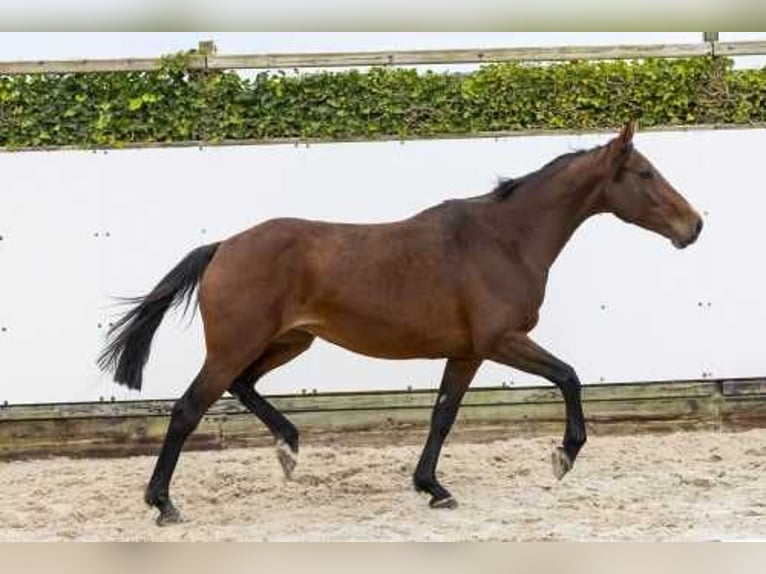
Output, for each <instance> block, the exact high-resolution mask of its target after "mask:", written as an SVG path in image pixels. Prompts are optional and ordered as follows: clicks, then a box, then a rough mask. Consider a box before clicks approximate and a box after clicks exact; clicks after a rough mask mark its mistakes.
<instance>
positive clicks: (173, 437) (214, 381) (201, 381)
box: [144, 361, 233, 526]
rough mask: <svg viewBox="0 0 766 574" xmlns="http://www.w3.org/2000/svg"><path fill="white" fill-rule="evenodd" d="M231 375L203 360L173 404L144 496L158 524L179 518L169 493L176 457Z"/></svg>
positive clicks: (222, 390) (227, 383) (177, 520)
mask: <svg viewBox="0 0 766 574" xmlns="http://www.w3.org/2000/svg"><path fill="white" fill-rule="evenodd" d="M232 378H233V375H231V374H229V373H228V372H227V371H226V370H222V369H219V368H216V367H215V366H213V365H212V364H211V363H210V362H209V361H206V362H205V365H204V366H203V367H202V369H201V370H200V372H199V374H198V375H197V376H196V378H195V379H194V381H193V382H192V384H191V386H190V387H189V388H188V390H187V391H186V392H185V393H184V395H183V396H182V397H181V398H180V399H178V401H176V403H175V404H174V405H173V410H172V412H171V416H170V424H169V426H168V430H167V433H166V435H165V441H164V443H163V444H162V449H161V450H160V454H159V458H158V459H157V463H156V465H155V467H154V473H153V474H152V478H151V479H150V481H149V486H147V488H146V494H145V497H144V499H145V500H146V503H147V504H149V505H150V506H156V507H157V509H158V510H159V511H160V515H159V517H158V518H157V524H158V525H160V526H162V525H165V524H170V523H173V522H179V521H180V520H181V515H180V514H179V512H178V510H176V508H175V506H174V505H173V503H172V502H171V500H170V494H169V488H170V480H171V478H172V477H173V472H174V470H175V467H176V464H177V463H178V457H179V455H180V454H181V449H182V448H183V444H184V442H185V441H186V439H187V438H188V436H189V435H190V434H191V433H192V431H193V430H194V429H195V428H196V427H197V425H198V424H199V421H200V419H202V416H203V415H204V414H205V412H206V411H207V410H208V408H209V407H210V406H211V405H212V404H213V403H214V402H215V401H217V400H218V399H219V398H220V397H221V395H223V393H224V391H225V390H226V388H227V387H228V386H229V384H230V381H231V379H232Z"/></svg>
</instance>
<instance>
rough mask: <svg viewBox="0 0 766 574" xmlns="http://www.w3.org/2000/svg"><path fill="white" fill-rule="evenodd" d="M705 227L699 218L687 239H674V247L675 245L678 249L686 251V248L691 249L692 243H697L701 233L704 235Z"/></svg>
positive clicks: (691, 227)
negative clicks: (703, 228)
mask: <svg viewBox="0 0 766 574" xmlns="http://www.w3.org/2000/svg"><path fill="white" fill-rule="evenodd" d="M703 226H704V224H703V222H702V218H701V217H699V216H697V220H696V221H695V222H694V223H693V224H692V225H691V226H690V227H689V229H690V231H689V233H688V234H687V236H686V237H685V238H681V239H679V238H674V239H673V245H675V246H676V247H677V248H678V249H684V248H685V247H689V245H691V244H692V243H694V242H695V241H697V238H698V237H699V236H700V233H702V227H703Z"/></svg>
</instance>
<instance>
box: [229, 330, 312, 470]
mask: <svg viewBox="0 0 766 574" xmlns="http://www.w3.org/2000/svg"><path fill="white" fill-rule="evenodd" d="M313 342H314V336H313V335H311V334H310V333H306V332H303V331H290V332H288V333H285V334H284V335H282V336H281V337H279V338H278V339H276V340H274V341H272V343H271V344H270V345H269V346H268V347H267V348H266V350H265V351H264V352H263V354H262V355H261V356H260V357H259V358H258V360H256V361H255V362H254V363H253V364H252V365H250V366H249V367H248V368H247V369H246V370H245V371H244V372H243V373H242V374H241V375H240V376H239V377H237V379H236V380H235V381H234V383H233V384H232V385H231V387H230V388H229V392H230V393H231V394H232V395H234V396H235V397H237V398H238V399H239V400H240V402H241V403H242V404H243V405H244V406H245V407H247V409H248V410H250V411H251V412H252V413H253V414H255V415H256V416H257V417H258V418H259V419H260V420H261V421H262V422H263V423H264V424H265V425H266V427H267V428H268V429H269V432H271V434H272V436H273V437H274V439H275V440H276V444H277V457H278V459H279V463H280V464H281V465H282V470H283V471H284V473H285V477H286V478H290V477H291V475H292V472H293V469H294V468H295V464H296V462H297V460H296V455H297V454H298V429H297V428H295V425H293V423H291V422H290V421H289V420H288V419H287V417H285V416H284V415H283V414H282V413H281V412H279V411H278V410H277V409H276V408H275V407H274V405H272V404H271V403H270V402H269V401H267V400H266V399H264V398H263V397H262V396H261V395H260V394H259V393H258V392H257V391H256V390H255V384H256V383H257V382H258V380H259V379H260V378H261V377H263V375H265V374H266V373H268V372H269V371H272V370H274V369H276V368H277V367H280V366H282V365H284V364H285V363H287V362H289V361H291V360H293V359H294V358H295V357H297V356H298V355H300V354H301V353H303V352H304V351H306V350H307V349H308V348H309V347H310V346H311V343H313Z"/></svg>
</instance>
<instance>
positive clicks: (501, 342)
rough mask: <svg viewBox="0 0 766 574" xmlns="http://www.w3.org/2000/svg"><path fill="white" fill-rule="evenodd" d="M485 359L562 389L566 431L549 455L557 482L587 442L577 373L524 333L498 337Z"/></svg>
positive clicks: (567, 470)
mask: <svg viewBox="0 0 766 574" xmlns="http://www.w3.org/2000/svg"><path fill="white" fill-rule="evenodd" d="M488 358H489V359H491V360H493V361H496V362H498V363H502V364H504V365H508V366H510V367H514V368H516V369H519V370H521V371H525V372H527V373H531V374H533V375H539V376H541V377H545V378H546V379H548V380H549V381H551V382H552V383H553V384H555V385H556V386H557V387H558V388H559V389H560V390H561V394H562V395H563V397H564V405H565V408H566V429H565V430H564V440H563V442H562V446H561V447H558V448H556V450H555V451H554V452H553V454H552V456H551V462H552V464H553V473H554V474H555V475H556V478H558V479H559V480H560V479H561V478H563V477H564V475H565V474H566V473H567V472H569V471H570V470H571V469H572V465H573V464H574V461H575V458H577V454H578V453H579V452H580V449H581V448H582V446H583V445H584V444H585V440H586V433H585V418H584V417H583V412H582V404H581V401H580V386H581V385H580V379H578V378H577V373H575V370H574V369H573V368H572V367H570V366H569V365H568V364H566V363H565V362H563V361H561V360H559V359H557V358H556V357H554V356H553V355H551V354H550V353H549V352H548V351H546V350H545V349H543V348H542V347H540V346H539V345H538V344H537V343H535V342H534V341H532V339H530V338H529V337H528V336H527V335H526V333H510V334H507V335H505V336H503V337H501V338H499V339H498V341H497V343H495V344H494V345H493V348H492V349H491V351H490V353H489V356H488Z"/></svg>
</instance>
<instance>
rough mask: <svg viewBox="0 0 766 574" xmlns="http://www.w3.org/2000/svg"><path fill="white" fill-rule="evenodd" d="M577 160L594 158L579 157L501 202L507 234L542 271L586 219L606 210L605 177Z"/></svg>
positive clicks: (526, 257) (502, 216) (527, 259)
mask: <svg viewBox="0 0 766 574" xmlns="http://www.w3.org/2000/svg"><path fill="white" fill-rule="evenodd" d="M578 161H591V162H592V161H593V159H592V158H587V156H585V157H583V158H578V159H576V160H574V161H573V163H572V164H571V165H569V166H566V167H565V168H563V169H561V170H560V171H558V172H556V173H554V174H552V175H550V176H549V177H548V178H546V179H545V180H543V181H540V182H539V183H530V187H529V188H527V189H524V188H522V189H519V190H518V191H517V192H516V193H517V194H518V195H517V197H513V196H512V197H509V198H508V199H507V200H505V201H504V202H501V204H500V205H498V214H499V215H500V218H499V219H500V220H501V221H503V225H504V226H505V228H506V229H507V230H508V231H507V237H508V238H509V240H510V241H512V242H513V244H514V246H515V248H516V250H518V252H519V254H520V255H521V256H522V257H523V259H524V260H525V261H526V262H527V263H528V264H530V265H532V266H534V267H537V268H538V269H539V270H540V271H547V269H548V268H549V267H550V266H551V265H552V264H553V262H554V261H555V260H556V258H557V257H558V255H559V253H561V250H562V249H563V248H564V246H565V245H566V244H567V242H568V241H569V239H570V238H571V237H572V234H573V233H574V232H575V230H576V229H577V228H578V227H579V226H580V225H581V224H582V223H583V222H584V221H585V220H586V219H588V218H589V217H590V216H591V215H594V214H596V213H599V212H601V211H603V206H602V198H601V194H602V188H603V185H602V184H603V176H602V175H601V174H599V173H597V171H596V170H595V169H594V168H592V167H588V166H587V165H585V166H582V167H580V168H578V166H577V165H575V162H578ZM531 186H535V189H532V187H531ZM502 212H505V213H502Z"/></svg>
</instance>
